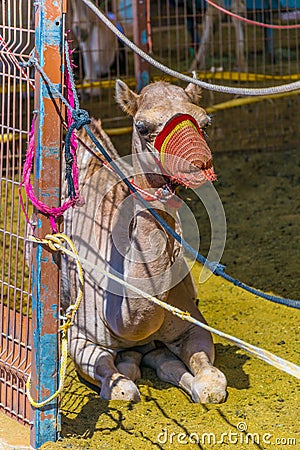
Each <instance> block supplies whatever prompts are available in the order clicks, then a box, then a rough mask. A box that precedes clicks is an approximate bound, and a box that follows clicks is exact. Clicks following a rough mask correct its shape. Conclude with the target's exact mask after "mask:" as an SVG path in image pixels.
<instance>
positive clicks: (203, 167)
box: [63, 80, 227, 403]
mask: <svg viewBox="0 0 300 450" xmlns="http://www.w3.org/2000/svg"><path fill="white" fill-rule="evenodd" d="M199 98H200V97H199V88H198V87H197V86H195V85H194V84H189V85H188V86H187V87H186V89H183V88H181V87H179V86H175V85H172V84H170V83H167V82H162V81H158V82H155V83H152V84H150V85H148V86H146V87H144V88H143V89H142V91H141V92H140V94H137V93H135V92H133V91H132V90H130V89H129V87H128V86H127V85H126V84H125V83H124V82H123V81H121V80H117V81H116V101H117V103H118V104H119V105H120V106H121V108H122V109H123V111H124V112H126V113H127V114H129V115H130V116H131V117H132V118H133V136H132V165H131V164H129V163H128V162H123V160H121V159H120V158H119V156H118V153H117V152H116V150H115V149H114V147H113V145H112V143H111V142H110V140H109V138H108V137H107V136H106V135H105V133H104V131H103V130H102V128H101V123H100V122H99V121H96V120H93V121H92V123H91V125H90V127H91V129H92V131H93V132H94V133H95V135H96V136H97V138H98V140H99V141H100V142H101V143H102V145H103V146H104V147H105V148H106V150H107V151H108V152H109V153H110V155H111V157H112V158H113V159H114V160H115V161H117V163H118V164H119V165H121V166H122V170H123V171H124V172H125V175H126V176H128V177H132V176H134V180H133V181H134V185H135V186H138V189H139V192H141V195H142V196H143V198H147V197H148V196H149V195H150V196H151V194H152V196H154V197H155V199H154V200H153V201H152V202H151V206H152V207H153V208H155V210H156V211H158V213H159V214H160V216H161V217H162V218H163V219H164V220H165V221H166V222H167V223H168V224H169V226H170V227H172V228H173V229H174V230H176V232H177V233H180V232H181V230H180V223H179V221H178V219H177V214H178V204H179V203H180V200H179V199H178V197H177V196H176V195H175V193H174V186H176V185H178V184H183V185H185V186H192V187H193V186H199V185H201V184H202V183H204V182H206V181H207V180H209V179H213V178H214V177H213V175H212V172H213V168H212V159H211V153H210V150H209V148H208V146H207V144H205V141H204V139H203V137H201V133H202V131H201V130H203V129H204V128H205V127H206V126H207V125H209V123H210V117H209V116H208V115H207V114H206V112H205V110H204V109H203V108H201V107H200V106H199ZM183 119H184V120H186V121H187V122H184V121H183ZM174 120H175V122H176V123H177V125H178V126H179V127H180V126H181V125H182V124H183V123H187V124H189V128H188V129H189V132H191V133H196V134H194V135H193V136H194V137H195V139H196V141H197V139H198V138H199V139H201V142H202V141H203V142H204V144H203V149H204V151H203V155H202V156H201V152H200V150H199V148H192V139H191V135H190V137H189V139H188V140H187V143H186V148H185V151H184V155H183V158H182V160H181V158H178V161H176V158H175V163H174V162H173V161H172V159H168V158H169V156H170V154H169V153H168V151H169V150H171V152H172V151H173V148H169V147H168V146H166V147H165V150H164V152H165V153H164V163H162V162H159V161H158V156H159V151H158V150H157V145H158V144H156V142H157V139H159V137H161V136H162V133H163V132H164V130H165V129H166V126H170V124H172V123H173V121H174ZM79 133H80V138H81V140H83V141H84V142H86V144H87V145H89V146H91V147H93V144H92V143H91V141H90V140H89V138H88V136H87V134H86V132H85V130H82V131H80V132H79ZM197 133H198V134H197ZM183 135H184V136H185V133H183ZM197 136H198V137H197ZM199 136H200V137H199ZM171 142H172V141H171ZM197 142H198V141H197ZM199 142H200V141H199ZM155 146H156V147H155ZM190 147H191V148H190ZM179 150H180V151H181V149H179ZM99 155H100V153H99ZM199 155H200V156H199ZM118 158H119V159H118ZM162 160H163V159H162V158H161V161H162ZM177 163H178V164H177ZM78 164H79V168H80V174H81V175H80V186H81V188H80V189H81V194H82V196H83V198H84V199H85V204H84V205H83V206H81V207H78V208H73V209H72V210H71V211H70V210H69V212H68V214H69V216H66V217H65V223H66V227H67V229H68V230H69V232H70V234H71V236H72V239H73V241H74V242H75V245H76V247H77V248H78V251H79V254H80V255H81V256H83V257H84V258H86V259H87V260H88V261H90V262H91V263H93V264H94V265H95V266H96V267H101V268H102V269H105V270H106V271H109V272H111V273H114V274H117V275H118V276H119V277H121V278H123V279H124V280H125V281H127V282H129V283H130V284H134V285H135V286H137V287H139V288H141V289H143V290H144V291H146V292H148V293H151V294H153V295H156V296H157V297H158V298H159V299H160V300H163V301H166V302H168V303H169V304H170V305H173V306H177V307H179V308H180V309H182V310H184V311H188V312H189V313H190V314H191V315H192V316H194V317H195V318H197V319H198V320H200V321H202V322H204V323H205V320H204V318H203V316H202V314H201V313H200V311H199V310H198V308H197V306H196V303H195V300H196V294H197V292H196V288H195V284H194V281H193V278H192V275H191V273H190V269H189V267H188V265H187V263H186V261H185V259H184V257H183V252H182V248H181V245H180V244H179V243H178V242H177V241H175V240H174V239H173V238H171V237H170V236H169V235H168V233H167V231H165V230H164V229H163V228H162V227H161V226H160V225H159V224H158V223H157V221H156V219H154V218H153V216H152V215H151V214H150V212H149V211H148V210H147V209H145V207H144V206H143V205H142V204H141V202H140V200H139V199H138V198H137V195H132V194H131V193H130V191H129V189H128V188H127V186H125V185H124V183H123V182H122V181H121V180H120V178H119V177H118V176H117V174H116V173H115V172H114V171H113V170H111V169H109V168H108V167H107V165H106V164H105V163H104V162H102V160H101V156H99V159H95V158H93V157H91V156H90V154H89V153H88V151H87V150H86V148H84V146H79V148H78ZM172 164H173V165H172ZM162 166H163V167H162ZM171 166H172V167H173V169H174V171H173V173H171V169H170V168H171ZM167 170H169V171H168V172H167ZM166 191H167V194H166V197H165V198H163V197H162V200H164V201H160V197H159V195H158V193H160V194H161V193H162V192H166ZM68 264H69V274H68V278H67V277H66V276H64V282H63V297H64V299H65V300H64V301H66V300H68V299H69V297H70V296H71V298H73V296H74V295H75V294H76V292H77V289H78V279H77V276H76V271H75V270H74V268H73V267H72V264H70V262H69V263H68ZM84 269H85V274H84V276H85V285H84V296H83V301H82V303H81V306H80V308H79V310H78V312H77V315H76V318H75V321H74V325H73V326H72V327H71V330H70V333H69V346H70V352H71V356H72V359H73V361H74V364H75V367H76V369H77V371H78V373H79V375H80V376H81V377H82V378H83V379H84V380H86V381H88V382H90V383H92V384H94V385H96V386H98V387H99V388H100V397H101V398H102V399H106V400H127V401H135V402H138V401H140V393H139V390H138V387H137V385H136V384H135V381H136V380H137V379H138V378H140V377H141V366H142V365H144V366H147V367H151V368H153V369H154V370H155V371H156V373H157V376H158V377H159V378H160V379H161V380H164V381H166V382H169V383H172V384H174V385H176V386H178V387H180V388H182V389H183V390H184V391H186V392H187V393H188V394H189V395H190V396H191V398H192V399H193V401H194V402H199V403H220V402H223V401H225V398H226V385H227V383H226V378H225V375H224V374H223V373H222V372H221V371H220V370H219V369H218V368H216V367H214V365H213V363H214V344H213V341H212V337H211V335H210V333H209V332H207V331H206V330H204V329H202V328H200V327H197V326H195V325H193V324H191V323H189V322H187V321H183V320H182V319H180V318H178V317H176V316H175V315H173V314H171V313H169V312H167V311H165V310H164V309H162V308H161V307H160V306H157V305H155V304H153V303H151V302H150V301H149V300H146V299H145V298H140V297H139V296H138V295H137V294H135V293H134V292H132V291H130V288H127V287H123V286H120V285H119V284H118V283H116V282H115V281H111V280H108V279H107V277H105V276H104V275H101V274H99V272H97V270H96V269H88V268H87V267H85V266H84Z"/></svg>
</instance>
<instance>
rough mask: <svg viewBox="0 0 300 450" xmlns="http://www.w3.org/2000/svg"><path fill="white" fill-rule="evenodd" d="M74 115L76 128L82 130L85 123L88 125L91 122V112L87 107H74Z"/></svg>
mask: <svg viewBox="0 0 300 450" xmlns="http://www.w3.org/2000/svg"><path fill="white" fill-rule="evenodd" d="M72 117H73V120H74V122H73V126H74V127H75V128H76V130H80V128H81V127H83V126H84V125H88V124H89V123H90V122H91V118H90V116H89V113H88V112H87V111H86V110H85V109H73V111H72Z"/></svg>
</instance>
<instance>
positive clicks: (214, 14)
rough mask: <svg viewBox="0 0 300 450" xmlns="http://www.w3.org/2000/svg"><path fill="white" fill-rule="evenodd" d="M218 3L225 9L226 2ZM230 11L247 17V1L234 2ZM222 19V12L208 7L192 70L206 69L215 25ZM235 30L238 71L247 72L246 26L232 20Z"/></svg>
mask: <svg viewBox="0 0 300 450" xmlns="http://www.w3.org/2000/svg"><path fill="white" fill-rule="evenodd" d="M216 3H217V4H218V5H220V6H223V7H224V0H217V1H216ZM230 10H231V11H232V12H233V13H235V14H238V15H241V16H244V17H245V16H246V2H245V0H232V4H231V8H230ZM219 17H220V12H219V11H218V10H217V9H216V8H214V7H213V6H212V5H210V4H207V5H206V12H205V15H204V19H203V32H202V36H201V42H200V46H199V48H198V50H197V52H196V55H195V58H194V60H193V62H192V65H191V70H196V69H204V68H205V58H206V55H207V51H208V49H209V47H210V45H213V29H214V24H215V22H216V21H217V20H218V18H219ZM231 20H232V23H233V26H234V29H235V55H236V65H237V68H238V70H241V71H245V70H247V64H246V61H245V48H244V47H245V44H244V24H243V22H241V21H240V20H238V19H235V18H232V19H231Z"/></svg>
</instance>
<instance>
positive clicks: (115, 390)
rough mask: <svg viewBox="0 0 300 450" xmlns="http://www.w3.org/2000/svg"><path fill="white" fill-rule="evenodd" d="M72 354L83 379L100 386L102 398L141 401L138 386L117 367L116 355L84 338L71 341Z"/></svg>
mask: <svg viewBox="0 0 300 450" xmlns="http://www.w3.org/2000/svg"><path fill="white" fill-rule="evenodd" d="M70 352H71V356H72V359H73V361H74V364H75V367H76V369H77V371H78V372H79V374H80V375H81V376H82V378H84V379H85V380H86V381H88V382H89V383H92V384H95V385H97V386H100V388H101V391H100V397H101V398H103V399H105V400H131V401H134V402H139V401H140V393H139V390H138V388H137V386H136V385H135V384H134V382H133V381H132V380H131V379H130V378H129V377H128V376H126V375H124V374H123V373H121V372H120V371H119V370H118V368H117V367H116V366H115V362H114V360H115V357H116V353H113V352H109V351H107V350H105V349H102V348H101V347H99V346H98V345H97V344H95V343H93V342H91V341H88V340H87V339H86V338H84V337H81V338H80V337H78V338H75V339H72V340H71V342H70ZM133 353H134V352H133ZM132 356H133V355H131V359H132ZM128 358H129V357H128ZM128 358H127V363H128V361H129V359H128ZM125 360H126V357H125ZM123 363H124V361H123ZM120 364H121V367H120V368H122V363H121V362H120ZM123 367H124V365H123Z"/></svg>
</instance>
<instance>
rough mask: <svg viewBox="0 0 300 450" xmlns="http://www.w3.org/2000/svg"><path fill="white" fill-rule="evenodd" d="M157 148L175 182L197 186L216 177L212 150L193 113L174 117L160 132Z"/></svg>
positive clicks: (191, 186)
mask: <svg viewBox="0 0 300 450" xmlns="http://www.w3.org/2000/svg"><path fill="white" fill-rule="evenodd" d="M154 147H155V148H156V150H157V151H158V152H159V154H160V163H161V165H162V167H163V169H164V171H165V172H166V173H167V175H168V177H169V178H170V179H171V180H172V181H174V182H177V183H180V184H183V185H184V186H186V187H190V188H196V187H198V186H200V185H201V184H203V183H204V182H206V181H214V180H216V175H215V173H214V169H213V166H212V155H211V151H210V149H209V147H208V145H207V143H206V141H205V138H204V136H203V133H202V130H201V128H200V127H199V125H198V123H197V121H196V119H194V117H192V116H191V115H189V114H176V115H175V116H173V117H172V118H171V119H170V120H169V121H168V122H167V123H166V125H165V126H164V128H163V129H162V130H161V132H160V133H159V134H158V135H157V137H156V139H155V141H154Z"/></svg>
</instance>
